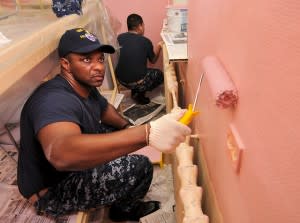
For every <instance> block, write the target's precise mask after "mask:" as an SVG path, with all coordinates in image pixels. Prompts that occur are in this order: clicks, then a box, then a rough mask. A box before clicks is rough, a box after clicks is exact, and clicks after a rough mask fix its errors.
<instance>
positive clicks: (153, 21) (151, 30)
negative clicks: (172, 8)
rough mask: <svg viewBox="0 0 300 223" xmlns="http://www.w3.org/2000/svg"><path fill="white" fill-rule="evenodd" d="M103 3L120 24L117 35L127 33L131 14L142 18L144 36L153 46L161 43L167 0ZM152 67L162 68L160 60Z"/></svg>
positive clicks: (109, 0) (110, 1) (104, 0)
mask: <svg viewBox="0 0 300 223" xmlns="http://www.w3.org/2000/svg"><path fill="white" fill-rule="evenodd" d="M103 3H104V4H105V5H106V7H107V8H108V9H109V11H110V12H111V15H112V16H113V17H115V18H116V19H117V20H119V22H120V23H121V24H122V26H121V28H120V31H119V32H118V33H121V32H127V24H126V19H127V16H128V15H129V14H131V13H137V14H139V15H141V16H142V17H143V20H144V23H145V36H146V37H148V38H149V39H150V40H151V41H152V43H153V45H154V46H155V45H156V44H157V43H158V42H159V41H161V37H160V31H161V29H162V25H163V19H164V18H165V16H166V8H165V7H166V6H167V4H168V0H152V1H147V0H131V1H116V0H103ZM154 66H155V67H159V68H162V61H161V59H159V60H158V62H157V63H156V65H154Z"/></svg>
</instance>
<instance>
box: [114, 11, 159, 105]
mask: <svg viewBox="0 0 300 223" xmlns="http://www.w3.org/2000/svg"><path fill="white" fill-rule="evenodd" d="M127 28H128V32H126V33H122V34H120V35H119V36H118V42H119V45H120V57H119V61H118V64H117V67H116V76H117V79H118V81H119V82H120V83H121V84H122V85H124V86H125V87H127V88H129V89H131V97H132V99H134V100H135V101H136V102H137V103H138V104H148V103H149V102H150V100H149V98H147V97H145V93H146V91H151V90H153V89H154V88H156V87H157V86H159V85H160V84H162V83H163V73H162V72H161V70H159V69H154V68H147V62H148V61H150V63H152V64H154V63H155V62H156V61H157V59H158V57H159V54H160V51H161V47H162V45H161V42H160V43H158V44H157V45H156V47H155V48H154V47H153V44H152V42H151V41H150V40H149V39H148V38H147V37H145V36H144V32H145V24H144V22H143V19H142V17H141V16H140V15H137V14H131V15H129V16H128V17H127Z"/></svg>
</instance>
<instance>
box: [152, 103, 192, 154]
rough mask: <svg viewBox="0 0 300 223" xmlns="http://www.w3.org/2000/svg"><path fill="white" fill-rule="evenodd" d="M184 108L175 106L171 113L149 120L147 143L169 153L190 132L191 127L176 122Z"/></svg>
mask: <svg viewBox="0 0 300 223" xmlns="http://www.w3.org/2000/svg"><path fill="white" fill-rule="evenodd" d="M185 111H186V110H183V109H180V108H176V109H174V110H173V111H172V112H171V113H169V114H166V115H164V116H162V117H160V118H159V119H157V120H155V121H152V122H150V126H151V127H150V133H149V145H150V146H151V147H154V148H155V149H157V150H159V151H161V152H163V153H171V152H173V151H175V149H176V147H177V146H178V145H179V144H180V143H181V142H183V141H184V140H185V137H186V136H187V135H189V134H191V129H190V128H189V127H188V126H186V125H184V124H182V123H180V122H178V121H177V120H179V119H180V118H181V117H182V116H183V114H184V112H185Z"/></svg>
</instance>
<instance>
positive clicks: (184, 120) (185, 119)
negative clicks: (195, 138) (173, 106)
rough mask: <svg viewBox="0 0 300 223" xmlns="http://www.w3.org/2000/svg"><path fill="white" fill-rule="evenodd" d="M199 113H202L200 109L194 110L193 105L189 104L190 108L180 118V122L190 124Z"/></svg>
mask: <svg viewBox="0 0 300 223" xmlns="http://www.w3.org/2000/svg"><path fill="white" fill-rule="evenodd" d="M199 113H200V112H199V111H193V105H192V104H189V106H188V110H187V111H186V112H185V113H184V115H183V116H182V117H181V118H180V120H179V122H181V123H183V124H185V125H188V124H190V122H191V121H192V120H193V118H194V117H195V116H196V115H197V114H199Z"/></svg>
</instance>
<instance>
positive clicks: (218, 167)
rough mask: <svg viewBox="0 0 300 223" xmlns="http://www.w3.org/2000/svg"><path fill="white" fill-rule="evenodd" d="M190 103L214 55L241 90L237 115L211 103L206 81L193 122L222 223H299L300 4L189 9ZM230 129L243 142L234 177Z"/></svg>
mask: <svg viewBox="0 0 300 223" xmlns="http://www.w3.org/2000/svg"><path fill="white" fill-rule="evenodd" d="M188 8H189V26H188V33H189V40H188V41H189V43H188V54H189V62H188V72H187V88H186V92H187V94H186V95H187V98H186V101H187V103H188V102H190V101H192V98H193V97H194V92H195V91H196V87H197V80H198V79H199V76H200V75H201V72H202V70H203V68H202V67H201V61H202V59H203V58H204V57H205V56H208V55H214V56H217V57H218V58H219V59H220V61H221V62H222V64H223V65H224V67H225V68H226V70H227V71H228V73H229V74H230V76H231V78H232V80H233V82H234V83H235V86H236V87H237V89H238V91H239V102H238V104H237V107H236V108H235V109H231V110H222V109H220V108H218V107H216V106H215V104H214V103H213V102H214V100H213V98H212V95H211V92H210V91H209V88H208V83H207V80H205V79H204V82H203V87H202V88H201V91H200V98H199V100H198V101H199V103H198V105H197V107H198V108H199V109H200V110H201V115H200V116H199V117H197V118H196V119H195V121H194V126H195V132H199V133H201V135H203V137H202V138H201V143H202V145H203V147H204V153H205V158H206V160H207V162H208V168H209V174H210V177H211V180H212V184H213V186H214V189H215V192H216V195H217V200H218V202H219V204H220V209H221V212H222V214H223V217H224V222H225V223H254V222H255V223H267V222H272V223H281V222H299V219H300V212H299V210H298V204H299V203H300V190H299V188H300V171H299V170H300V150H299V146H300V137H299V132H300V90H299V89H300V88H299V86H300V75H299V73H300V63H299V58H300V29H299V27H300V2H299V1H297V0H288V1H284V0H271V1H270V0H253V1H238V0H228V1H221V0H195V1H189V2H188ZM231 123H232V124H233V125H234V126H235V127H236V129H237V131H238V133H239V135H240V137H241V139H242V140H243V143H244V145H245V150H244V151H243V159H242V162H241V167H240V172H239V174H237V173H236V172H235V171H234V169H233V168H232V165H231V160H230V159H229V158H228V154H227V149H226V134H227V130H228V128H229V126H230V124H231Z"/></svg>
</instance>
